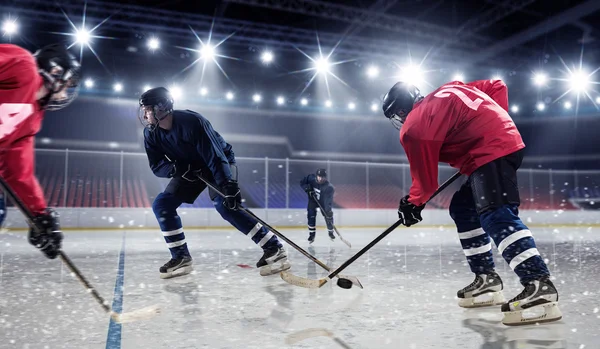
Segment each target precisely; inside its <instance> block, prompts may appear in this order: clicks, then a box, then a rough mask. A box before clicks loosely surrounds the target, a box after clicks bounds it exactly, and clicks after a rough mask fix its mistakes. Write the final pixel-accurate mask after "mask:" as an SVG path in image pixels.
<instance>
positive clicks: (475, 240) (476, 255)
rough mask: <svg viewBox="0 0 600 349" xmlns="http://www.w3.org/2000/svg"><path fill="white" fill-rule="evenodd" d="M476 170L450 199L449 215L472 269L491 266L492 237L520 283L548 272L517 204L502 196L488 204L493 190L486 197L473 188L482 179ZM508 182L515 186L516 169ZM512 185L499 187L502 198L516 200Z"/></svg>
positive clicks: (483, 269) (490, 267)
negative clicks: (503, 200) (512, 193)
mask: <svg viewBox="0 0 600 349" xmlns="http://www.w3.org/2000/svg"><path fill="white" fill-rule="evenodd" d="M519 164H520V162H519ZM484 166H487V165H484ZM484 166H482V167H484ZM502 166H503V167H504V168H506V164H502V165H500V167H502ZM517 167H518V166H517ZM478 171H479V169H478V170H477V171H476V172H475V173H473V174H472V175H471V176H470V177H469V179H468V180H467V182H466V183H465V184H464V185H463V186H462V187H461V188H460V189H459V190H458V191H457V192H456V193H455V194H454V196H453V197H452V201H451V202H450V216H451V217H452V219H453V220H454V222H455V224H456V228H457V230H458V237H459V239H460V243H461V245H462V248H463V252H464V253H465V256H466V257H467V261H468V262H469V266H470V267H471V271H472V272H473V273H477V274H480V273H484V272H487V271H491V270H493V269H494V258H493V255H492V244H491V240H493V241H494V243H495V244H496V246H497V248H498V251H499V252H500V253H501V254H502V257H503V258H504V260H505V261H506V262H507V263H508V265H509V266H510V267H511V269H513V270H514V271H515V273H516V274H517V275H518V276H519V278H520V280H521V283H526V282H528V281H532V280H537V279H539V278H540V277H543V276H548V275H550V272H549V271H548V268H547V266H546V263H544V260H543V259H542V257H540V253H539V251H538V250H537V248H536V245H535V241H534V239H533V236H532V235H531V231H529V228H528V227H527V226H526V225H525V224H524V223H523V222H522V221H521V219H520V218H519V209H518V203H517V202H504V203H503V202H501V200H502V199H501V198H500V199H498V200H496V201H493V200H492V201H491V203H490V200H489V199H490V198H491V197H493V196H494V194H495V192H496V190H491V191H489V194H487V195H488V196H489V197H486V195H482V194H481V190H479V189H475V190H473V185H476V186H478V188H479V187H480V186H481V182H477V181H478V179H477V178H474V176H476V175H479V174H481V173H480V172H478ZM509 171H511V170H509ZM493 177H494V176H493V175H490V174H488V175H482V176H480V177H479V178H483V179H482V181H486V180H487V181H489V180H490V178H493ZM474 182H475V184H473V183H474ZM509 183H510V184H509V186H511V185H514V187H515V188H516V168H515V169H514V176H513V177H512V178H511V180H510V181H509ZM492 186H493V185H492ZM515 188H512V189H511V188H503V189H501V190H499V191H500V192H502V193H500V195H501V197H507V196H508V197H511V196H512V197H516V199H515V200H516V201H518V190H517V189H515ZM515 190H516V196H514V195H511V194H510V192H511V191H513V192H514V191H515ZM505 201H508V200H505ZM476 202H477V203H476ZM482 202H483V203H484V205H482V204H481V203H482ZM478 208H480V209H478Z"/></svg>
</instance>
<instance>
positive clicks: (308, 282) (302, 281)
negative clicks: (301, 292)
mask: <svg viewBox="0 0 600 349" xmlns="http://www.w3.org/2000/svg"><path fill="white" fill-rule="evenodd" d="M460 176H461V174H460V172H457V173H455V174H454V175H452V177H450V178H449V179H448V180H446V181H445V182H444V183H443V184H442V185H441V186H440V187H439V188H438V189H437V190H436V191H435V192H434V193H433V195H431V197H430V198H429V200H427V202H429V201H431V199H433V198H434V197H436V196H437V195H438V194H439V193H440V192H441V191H442V190H444V189H446V188H447V187H448V186H449V185H450V184H452V182H454V181H455V180H456V179H458V177H460ZM427 202H426V203H427ZM400 224H402V220H401V219H400V220H398V221H397V222H396V223H394V224H392V226H390V227H389V228H387V229H386V230H385V231H384V232H383V233H381V234H380V235H379V236H378V237H376V238H375V240H373V241H371V242H370V243H369V244H368V245H367V246H365V247H364V248H363V249H362V250H360V251H358V252H357V253H356V254H355V255H354V256H352V257H351V258H350V259H348V260H347V261H346V262H344V264H342V265H341V266H339V267H338V268H337V269H336V270H334V271H333V272H331V273H330V274H329V275H327V276H326V277H324V278H321V279H317V280H313V279H307V278H303V277H300V276H297V275H294V274H292V273H289V272H287V271H282V272H281V278H282V279H283V280H284V281H286V282H287V283H290V284H292V285H296V286H300V287H306V288H319V287H322V286H323V285H325V284H326V283H327V282H328V281H329V280H332V279H333V278H334V277H335V276H336V275H337V274H338V273H340V272H341V271H342V270H344V269H346V268H347V267H348V266H349V265H350V264H352V263H353V262H354V261H355V260H357V259H358V258H359V257H360V256H362V255H363V254H365V252H367V251H368V250H370V249H371V248H372V247H373V246H375V245H376V244H377V243H378V242H379V241H381V240H382V239H383V238H385V237H386V236H387V235H388V234H389V233H391V232H392V231H394V229H396V228H398V226H400ZM340 280H341V279H340ZM340 280H338V286H340V287H342V288H350V287H351V285H348V284H347V283H345V284H342V285H340ZM343 283H344V282H343ZM349 286H350V287H349Z"/></svg>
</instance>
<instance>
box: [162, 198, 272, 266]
mask: <svg viewBox="0 0 600 349" xmlns="http://www.w3.org/2000/svg"><path fill="white" fill-rule="evenodd" d="M182 203H183V201H181V200H180V199H178V198H176V197H175V195H173V194H171V193H165V192H162V193H160V194H158V195H157V196H156V199H154V203H153V204H152V210H153V211H154V215H155V216H156V219H157V220H158V224H159V225H160V230H161V231H162V234H163V237H164V238H165V242H166V243H167V247H168V248H169V250H170V251H171V256H172V258H177V257H178V256H189V255H190V252H189V251H188V247H187V243H186V241H185V234H184V232H183V225H182V224H181V218H179V216H178V215H177V208H178V207H179V206H181V204H182ZM213 205H214V206H215V209H216V210H217V212H219V214H220V215H221V217H223V219H225V220H226V221H227V222H229V223H231V225H232V226H234V227H235V228H236V229H237V230H239V231H241V232H242V233H244V234H245V235H247V236H249V237H250V238H251V239H252V241H254V243H256V244H257V245H259V246H260V247H262V248H263V249H264V248H267V247H271V246H277V247H281V246H282V245H281V243H280V242H279V240H277V237H276V236H275V235H274V234H273V233H272V232H270V231H268V230H267V229H266V228H264V227H263V226H262V225H261V224H260V223H257V222H256V221H255V220H254V219H253V218H252V217H250V216H249V215H248V214H247V213H245V212H243V211H232V210H228V209H227V208H226V207H225V206H224V205H223V199H222V198H221V197H216V198H215V199H214V200H213Z"/></svg>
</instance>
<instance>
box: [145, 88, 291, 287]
mask: <svg viewBox="0 0 600 349" xmlns="http://www.w3.org/2000/svg"><path fill="white" fill-rule="evenodd" d="M139 117H140V120H141V121H142V124H144V125H145V126H146V127H145V129H144V143H145V148H146V154H147V155H148V161H149V164H150V168H151V169H152V172H154V174H155V175H156V176H157V177H163V178H171V181H170V182H169V184H168V185H167V188H166V189H165V191H164V192H162V193H160V194H158V195H157V196H156V199H154V203H153V204H152V210H153V211H154V214H155V215H156V219H157V220H158V223H159V225H160V229H161V230H162V234H163V236H164V238H165V242H166V243H167V247H168V248H169V250H170V251H171V260H170V261H168V262H167V263H166V264H165V265H163V266H162V267H160V277H161V278H171V277H174V276H179V275H185V274H189V273H190V272H191V271H192V257H191V256H190V252H189V251H188V247H187V243H186V241H185V235H184V232H183V226H182V224H181V219H180V218H179V216H178V215H177V208H178V207H179V206H180V205H181V204H182V203H184V202H185V203H193V202H194V201H195V200H196V198H197V197H198V196H199V195H200V193H202V191H204V189H206V184H205V183H204V182H203V181H202V180H200V178H199V176H202V177H203V178H205V179H207V180H208V181H209V182H212V183H216V185H217V186H218V187H220V189H221V191H222V192H223V193H224V194H225V195H226V198H225V199H223V198H221V197H220V196H218V195H217V194H216V193H213V192H212V191H209V194H210V196H211V199H212V200H213V204H214V206H215V209H216V210H217V211H218V212H219V214H221V217H223V219H225V220H226V221H228V222H229V223H231V225H232V226H234V227H235V228H236V229H238V230H239V231H241V232H242V233H244V234H245V235H247V236H248V237H249V238H251V239H252V241H254V243H256V244H257V245H259V246H260V247H261V248H262V249H263V251H264V254H263V256H262V257H261V258H260V260H259V261H258V263H257V264H256V266H257V268H260V275H263V276H265V275H271V274H275V273H279V272H280V271H283V270H287V269H289V268H290V264H289V262H288V260H287V254H286V252H285V249H284V248H283V247H282V245H281V243H280V242H279V240H278V239H277V237H276V236H275V235H274V234H273V233H272V232H270V231H268V230H267V229H266V228H264V227H263V226H262V225H261V224H259V223H257V222H256V221H254V220H253V218H252V217H250V216H249V215H248V214H246V213H245V212H243V211H240V210H239V207H241V200H242V198H241V195H240V188H239V186H238V181H237V180H238V176H237V166H236V164H235V156H234V154H233V150H232V148H231V145H229V144H228V143H226V142H225V140H224V139H223V137H221V135H220V134H219V133H218V132H217V131H215V130H214V129H213V128H212V125H211V124H210V122H209V121H208V120H207V119H205V118H204V117H203V116H202V115H200V114H198V113H195V112H193V111H190V110H173V98H172V97H171V94H170V92H169V91H168V90H167V89H166V88H164V87H157V88H153V89H151V90H148V91H146V92H145V93H144V94H142V96H141V98H140V113H139Z"/></svg>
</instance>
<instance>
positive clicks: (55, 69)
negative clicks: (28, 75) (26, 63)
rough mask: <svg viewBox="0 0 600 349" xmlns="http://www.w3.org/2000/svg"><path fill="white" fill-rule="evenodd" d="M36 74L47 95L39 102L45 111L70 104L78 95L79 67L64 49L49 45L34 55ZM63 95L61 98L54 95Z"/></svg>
mask: <svg viewBox="0 0 600 349" xmlns="http://www.w3.org/2000/svg"><path fill="white" fill-rule="evenodd" d="M35 57H36V61H37V64H38V72H39V73H40V75H41V76H42V78H43V79H44V87H46V88H47V89H48V91H49V93H48V95H47V96H46V97H44V98H42V99H41V100H40V105H41V106H42V108H43V109H46V110H50V111H52V110H59V109H62V108H64V107H66V106H67V105H69V104H71V102H73V101H74V100H75V98H76V97H77V95H78V94H79V82H80V79H81V65H80V64H79V62H78V61H77V60H76V59H75V57H73V56H72V55H71V54H70V53H69V52H68V51H66V49H64V47H60V46H59V45H51V46H49V47H47V48H44V49H41V50H39V51H38V52H36V53H35ZM59 94H64V96H62V98H57V96H56V95H59Z"/></svg>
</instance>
